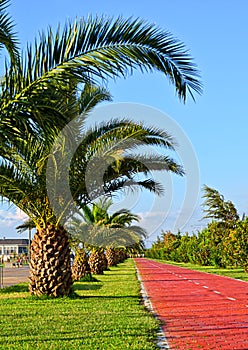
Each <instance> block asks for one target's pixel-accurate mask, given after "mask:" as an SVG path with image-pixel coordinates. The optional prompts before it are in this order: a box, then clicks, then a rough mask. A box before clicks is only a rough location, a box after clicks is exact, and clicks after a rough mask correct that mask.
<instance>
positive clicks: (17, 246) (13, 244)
mask: <svg viewBox="0 0 248 350" xmlns="http://www.w3.org/2000/svg"><path fill="white" fill-rule="evenodd" d="M28 246H29V243H28V239H14V238H13V239H7V238H5V239H0V256H10V255H18V254H25V253H28Z"/></svg>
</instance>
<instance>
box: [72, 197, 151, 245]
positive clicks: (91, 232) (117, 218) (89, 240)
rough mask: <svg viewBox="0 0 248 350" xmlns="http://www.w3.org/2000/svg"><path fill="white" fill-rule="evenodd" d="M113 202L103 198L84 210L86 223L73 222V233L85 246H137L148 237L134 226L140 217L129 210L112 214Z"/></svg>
mask: <svg viewBox="0 0 248 350" xmlns="http://www.w3.org/2000/svg"><path fill="white" fill-rule="evenodd" d="M112 204H113V201H112V200H111V199H110V198H106V197H105V198H101V199H99V200H98V201H97V202H95V203H93V204H92V206H90V205H86V206H85V207H83V208H82V212H83V217H84V220H85V222H84V221H81V222H80V220H79V219H76V220H74V221H73V220H72V223H71V225H72V232H75V233H76V234H77V237H78V238H79V239H80V237H81V241H83V242H84V244H88V245H92V246H101V247H105V248H106V247H112V248H114V247H127V246H132V245H134V244H137V243H138V242H139V241H140V240H141V239H143V238H144V237H146V235H147V234H146V231H145V230H144V229H143V228H141V227H140V226H136V225H133V221H136V222H138V221H139V217H138V215H135V214H133V213H131V212H130V211H129V210H127V209H121V210H119V211H116V212H114V213H112V214H111V213H110V207H111V205H112Z"/></svg>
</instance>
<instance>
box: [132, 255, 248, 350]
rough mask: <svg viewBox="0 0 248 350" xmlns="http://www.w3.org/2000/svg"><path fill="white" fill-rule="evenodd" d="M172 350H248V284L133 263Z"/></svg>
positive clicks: (142, 261) (143, 262) (143, 261)
mask: <svg viewBox="0 0 248 350" xmlns="http://www.w3.org/2000/svg"><path fill="white" fill-rule="evenodd" d="M135 263H136V267H137V269H138V272H139V275H140V279H141V281H142V284H143V286H144V287H145V290H146V293H147V295H148V297H149V299H150V302H151V304H152V307H153V311H154V312H155V314H156V315H157V316H158V318H159V319H160V320H161V322H162V328H163V331H164V334H165V336H166V340H167V342H168V344H169V348H170V349H180V350H195V349H197V350H199V349H204V350H211V349H216V350H219V349H224V350H235V349H236V350H238V349H239V350H244V349H246V350H248V283H247V282H243V281H240V280H235V279H233V278H229V277H222V276H217V275H212V274H208V273H204V272H199V271H193V270H189V269H186V268H182V267H177V266H173V265H168V264H163V263H159V262H155V261H152V260H147V259H144V258H139V259H135Z"/></svg>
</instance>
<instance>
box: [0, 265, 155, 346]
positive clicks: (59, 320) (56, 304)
mask: <svg viewBox="0 0 248 350" xmlns="http://www.w3.org/2000/svg"><path fill="white" fill-rule="evenodd" d="M95 277H96V278H97V280H98V282H77V283H75V284H74V292H75V293H74V295H73V296H71V297H65V298H58V299H51V298H39V299H38V298H34V297H31V296H29V292H28V284H27V283H20V284H18V285H15V286H12V287H7V288H5V289H2V290H0V314H1V318H0V349H5V350H7V349H11V350H12V349H13V350H19V349H20V350H25V349H30V350H31V349H32V350H34V349H42V350H48V349H49V350H54V349H59V350H63V349H64V350H68V349H70V350H73V349H75V350H78V349H92V350H94V349H98V350H99V349H115V350H116V349H137V350H138V349H140V350H146V349H147V350H148V349H149V350H153V349H158V346H157V345H156V332H157V330H158V329H159V324H158V321H157V320H156V319H155V318H154V317H153V316H152V315H151V314H150V313H149V312H148V311H146V309H145V308H144V306H143V305H142V304H141V302H140V285H139V282H138V281H137V277H136V271H135V267H134V262H133V260H132V259H128V260H127V261H126V262H124V263H122V264H120V265H118V267H113V268H111V270H110V271H106V272H105V273H104V275H102V276H95Z"/></svg>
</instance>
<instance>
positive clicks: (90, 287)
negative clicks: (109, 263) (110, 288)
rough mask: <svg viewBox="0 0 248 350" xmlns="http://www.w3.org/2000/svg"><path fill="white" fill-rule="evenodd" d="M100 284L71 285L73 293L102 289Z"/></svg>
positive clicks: (76, 283)
mask: <svg viewBox="0 0 248 350" xmlns="http://www.w3.org/2000/svg"><path fill="white" fill-rule="evenodd" d="M102 286H103V285H102V284H93V283H85V282H84V283H80V282H79V283H78V282H75V283H74V284H73V287H72V288H73V291H74V292H76V291H77V290H99V289H101V288H102Z"/></svg>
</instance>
